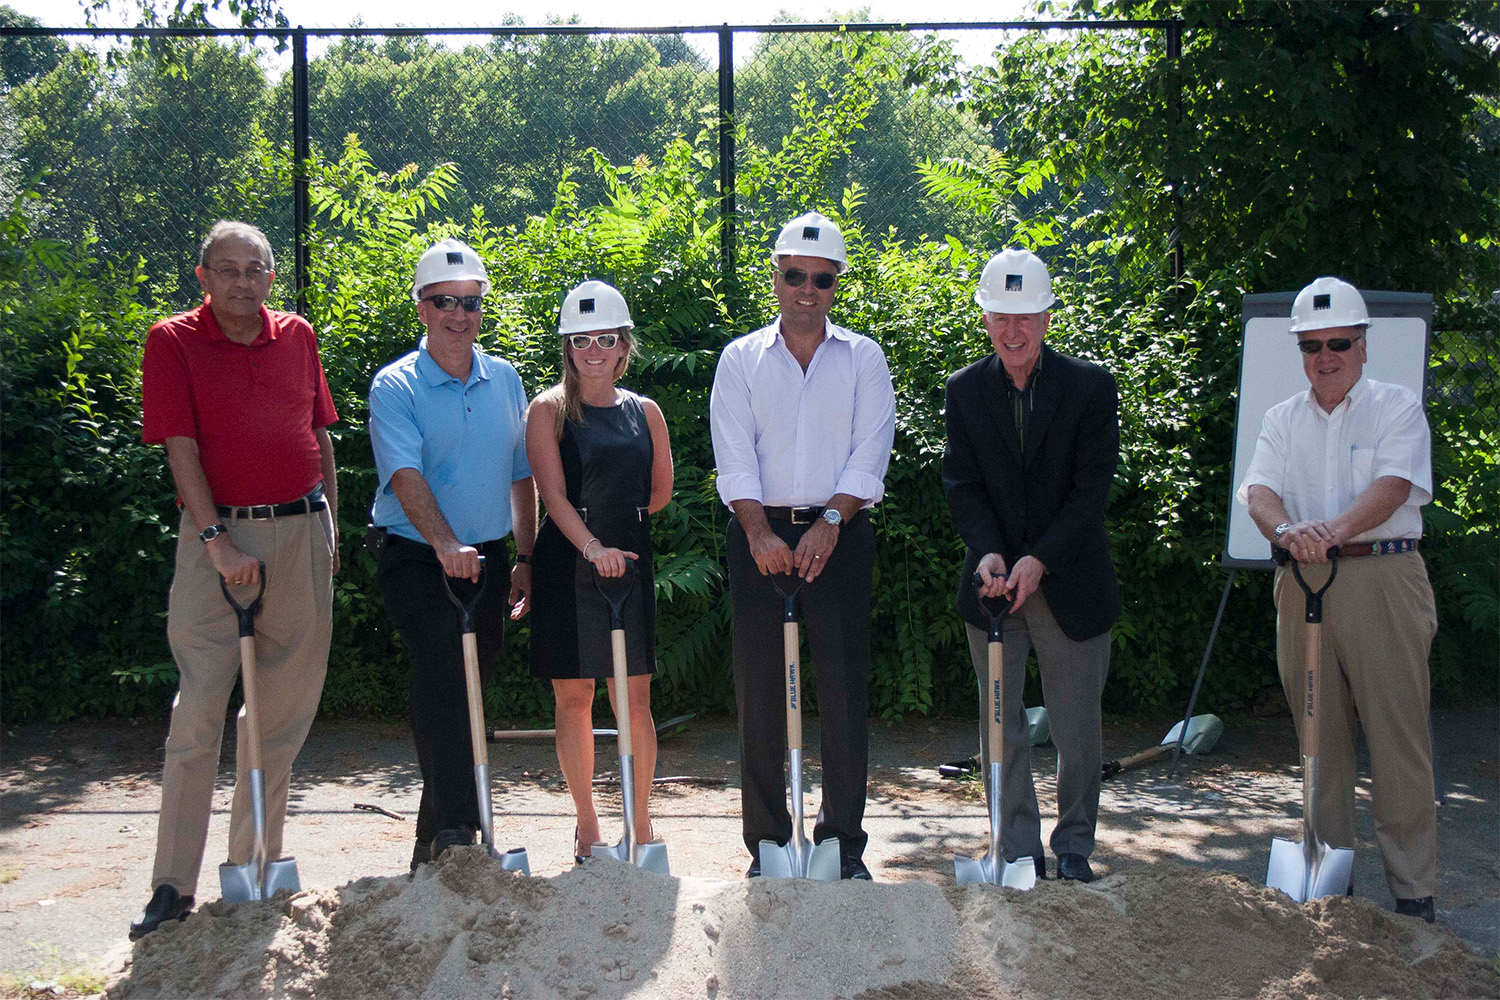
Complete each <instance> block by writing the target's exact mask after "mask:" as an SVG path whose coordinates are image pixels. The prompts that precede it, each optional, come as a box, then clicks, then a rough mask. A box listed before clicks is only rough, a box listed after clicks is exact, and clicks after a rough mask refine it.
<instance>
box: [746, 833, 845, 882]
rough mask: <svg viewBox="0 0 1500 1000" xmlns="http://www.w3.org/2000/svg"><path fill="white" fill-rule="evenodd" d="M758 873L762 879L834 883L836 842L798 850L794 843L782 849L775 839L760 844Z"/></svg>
mask: <svg viewBox="0 0 1500 1000" xmlns="http://www.w3.org/2000/svg"><path fill="white" fill-rule="evenodd" d="M760 874H761V876H762V877H764V878H810V879H813V880H814V881H817V882H837V881H838V880H839V878H840V877H841V874H842V873H841V872H840V870H839V842H838V841H837V840H832V839H830V840H825V841H823V842H822V843H821V844H807V845H805V847H804V849H803V850H801V851H799V850H798V849H797V847H796V845H795V844H790V843H789V844H787V845H786V846H784V847H783V846H782V845H781V844H778V843H776V841H774V840H762V841H761V842H760Z"/></svg>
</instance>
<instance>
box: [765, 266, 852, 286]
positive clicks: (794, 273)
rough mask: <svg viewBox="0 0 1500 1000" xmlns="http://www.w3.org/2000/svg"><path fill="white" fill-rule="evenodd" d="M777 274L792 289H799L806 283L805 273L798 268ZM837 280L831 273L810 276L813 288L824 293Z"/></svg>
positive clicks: (822, 272)
mask: <svg viewBox="0 0 1500 1000" xmlns="http://www.w3.org/2000/svg"><path fill="white" fill-rule="evenodd" d="M777 273H778V274H780V275H781V280H782V281H785V282H786V283H787V284H788V285H791V286H792V287H793V288H801V287H802V286H803V284H804V283H806V281H807V272H806V271H804V270H802V268H800V267H789V268H787V269H786V270H785V271H782V270H780V269H778V271H777ZM838 279H839V276H838V275H836V274H834V273H832V272H831V271H819V272H818V273H817V274H815V275H813V276H812V283H813V287H814V288H816V289H817V290H818V291H820V292H826V291H828V289H830V288H832V287H833V283H834V282H835V281H837V280H838Z"/></svg>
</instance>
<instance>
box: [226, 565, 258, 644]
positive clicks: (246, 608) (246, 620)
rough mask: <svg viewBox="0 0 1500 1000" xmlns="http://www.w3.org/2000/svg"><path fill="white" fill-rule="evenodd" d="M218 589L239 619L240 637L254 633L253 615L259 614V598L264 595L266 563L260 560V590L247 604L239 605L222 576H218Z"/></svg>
mask: <svg viewBox="0 0 1500 1000" xmlns="http://www.w3.org/2000/svg"><path fill="white" fill-rule="evenodd" d="M219 589H220V590H222V591H223V592H224V600H226V601H228V602H229V606H230V607H231V608H233V609H234V616H235V617H236V618H238V619H239V620H240V638H242V639H243V638H245V637H246V636H251V635H254V634H255V616H256V615H258V614H260V599H261V598H262V597H265V596H266V563H265V560H264V559H262V560H260V590H258V591H256V592H255V600H253V601H251V602H250V603H249V604H247V605H243V606H242V605H241V604H240V602H239V601H236V600H235V599H234V595H233V594H231V593H230V592H229V583H228V581H226V580H225V579H224V578H223V577H222V576H220V577H219Z"/></svg>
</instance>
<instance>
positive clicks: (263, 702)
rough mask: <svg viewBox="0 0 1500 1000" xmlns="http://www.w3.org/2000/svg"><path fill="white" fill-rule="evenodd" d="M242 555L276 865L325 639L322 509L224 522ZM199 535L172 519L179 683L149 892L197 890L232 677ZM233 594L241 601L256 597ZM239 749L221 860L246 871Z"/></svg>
mask: <svg viewBox="0 0 1500 1000" xmlns="http://www.w3.org/2000/svg"><path fill="white" fill-rule="evenodd" d="M226 523H227V524H228V526H229V537H230V539H231V540H232V541H233V542H234V544H235V545H236V546H237V547H238V548H239V549H240V551H242V552H244V553H245V554H246V555H250V556H254V557H255V558H257V559H261V560H263V561H264V562H265V564H266V581H267V582H266V593H265V597H264V599H263V600H262V603H261V611H260V614H259V616H257V618H256V620H255V652H256V661H257V665H258V670H257V676H258V679H259V682H260V683H259V687H258V689H257V690H258V694H259V699H258V703H259V707H260V732H261V743H262V750H261V752H262V761H261V765H262V767H263V768H264V770H265V789H266V857H267V858H270V859H275V858H279V857H280V856H281V830H282V824H283V823H284V821H285V819H286V801H287V790H288V786H289V784H290V781H291V771H292V760H293V759H294V758H295V757H296V756H297V752H298V751H299V750H301V749H302V743H303V741H304V740H305V739H306V738H307V732H308V729H310V728H311V726H312V720H313V716H314V715H315V714H317V710H318V699H319V697H320V696H321V695H322V692H323V677H324V674H325V673H326V672H327V669H328V644H329V640H330V638H331V637H332V634H333V614H332V607H333V584H332V568H333V527H332V522H331V520H330V518H329V512H328V511H327V510H324V511H320V512H315V513H311V514H297V515H293V516H291V517H279V518H276V519H274V520H265V521H250V520H233V521H228V522H226ZM198 530H199V529H198V526H197V525H195V524H194V523H193V522H192V519H191V518H190V517H188V515H187V512H186V511H184V512H183V514H182V523H181V528H180V530H179V533H178V538H177V566H176V572H175V574H174V575H173V577H172V594H171V597H170V599H169V601H168V605H167V638H168V640H169V641H170V643H171V646H172V657H173V659H175V660H176V661H177V670H178V674H179V681H178V689H177V697H176V698H175V699H174V700H173V702H172V726H171V730H170V731H169V733H168V735H167V753H166V764H165V766H164V768H163V769H162V796H161V798H162V801H161V817H160V819H159V820H158V822H157V831H156V865H155V868H154V869H153V871H152V874H151V886H152V888H153V889H155V888H158V887H160V886H162V885H167V884H170V885H172V886H173V887H174V888H176V889H177V891H178V892H180V893H182V894H183V895H193V894H195V893H196V890H197V885H198V874H199V872H200V870H201V869H202V867H203V850H204V844H205V841H206V840H207V837H208V820H209V814H210V812H211V811H212V808H213V794H214V780H215V778H216V777H217V775H218V771H219V747H220V744H221V742H222V741H223V737H224V712H225V709H226V708H227V707H228V705H229V696H230V694H231V693H232V692H233V690H234V685H235V681H236V679H237V678H238V677H239V671H240V648H239V626H238V620H237V618H236V617H235V614H234V610H233V609H232V608H230V606H229V603H228V602H227V601H225V600H224V595H223V594H222V593H221V592H220V590H219V574H218V573H217V571H215V569H214V566H213V562H212V561H211V560H210V559H209V557H208V551H207V549H206V548H205V546H204V545H203V543H202V542H200V541H199V540H198ZM248 590H249V588H240V589H239V591H238V592H237V593H236V594H235V597H236V599H237V600H239V601H240V602H241V603H242V604H243V603H246V602H247V601H248V600H249V599H250V598H252V597H253V596H254V594H253V592H251V593H249V594H248V595H247V594H246V593H245V592H246V591H248ZM236 729H237V732H238V737H239V741H238V742H237V744H236V750H235V760H236V762H237V764H238V767H237V769H236V778H235V786H234V803H233V806H232V807H231V809H230V820H229V861H230V863H232V864H244V863H245V862H247V861H249V860H250V857H251V853H252V851H253V849H254V837H255V834H254V825H253V821H252V819H251V814H250V789H249V783H248V781H247V779H246V766H247V761H248V752H247V750H246V748H245V743H244V736H245V734H244V731H243V729H242V728H240V727H238V726H237V727H236Z"/></svg>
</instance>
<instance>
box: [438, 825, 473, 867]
mask: <svg viewBox="0 0 1500 1000" xmlns="http://www.w3.org/2000/svg"><path fill="white" fill-rule="evenodd" d="M473 844H474V831H473V829H472V828H470V827H467V826H454V827H449V828H448V829H446V830H439V831H438V832H437V836H436V837H434V838H433V839H432V860H434V861H436V860H437V859H438V858H439V857H441V856H442V854H443V852H444V851H446V850H447V849H448V848H450V847H471V846H473Z"/></svg>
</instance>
